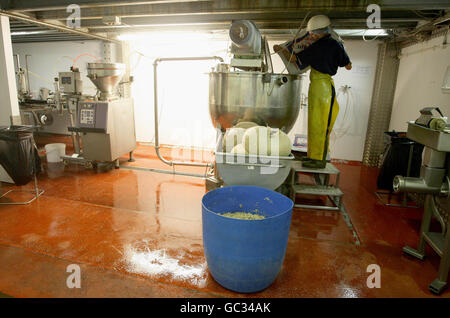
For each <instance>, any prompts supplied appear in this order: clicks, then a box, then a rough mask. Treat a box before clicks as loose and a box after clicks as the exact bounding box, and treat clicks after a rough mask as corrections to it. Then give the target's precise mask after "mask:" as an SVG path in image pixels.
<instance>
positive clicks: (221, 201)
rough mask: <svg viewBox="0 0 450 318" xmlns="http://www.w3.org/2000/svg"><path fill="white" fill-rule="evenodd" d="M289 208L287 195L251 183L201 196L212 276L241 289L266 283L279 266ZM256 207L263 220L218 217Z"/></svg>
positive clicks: (258, 287)
mask: <svg viewBox="0 0 450 318" xmlns="http://www.w3.org/2000/svg"><path fill="white" fill-rule="evenodd" d="M293 206H294V203H293V202H292V200H291V199H289V198H287V197H286V196H284V195H282V194H280V193H277V192H275V191H272V190H268V189H265V188H261V187H255V186H229V187H224V188H220V189H217V190H214V191H210V192H208V193H207V194H205V195H204V196H203V199H202V219H203V246H204V252H205V256H206V261H207V263H208V268H209V271H210V273H211V275H212V276H213V277H214V279H215V280H216V281H217V282H218V283H219V284H221V285H222V286H223V287H225V288H228V289H230V290H233V291H236V292H241V293H252V292H257V291H260V290H263V289H265V288H267V287H269V286H270V285H271V284H272V283H273V281H274V280H275V278H276V277H277V275H278V273H279V271H280V269H281V265H282V264H283V260H284V255H285V253H286V246H287V242H288V236H289V227H290V224H291V216H292V208H293ZM256 211H257V213H258V214H262V215H264V216H265V219H262V220H240V219H232V218H228V217H224V216H221V215H220V214H223V213H227V212H250V213H255V212H256Z"/></svg>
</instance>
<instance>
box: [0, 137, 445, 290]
mask: <svg viewBox="0 0 450 318" xmlns="http://www.w3.org/2000/svg"><path fill="white" fill-rule="evenodd" d="M171 153H172V154H173V151H172V150H171V149H165V151H164V154H165V155H166V156H168V157H169V156H170V155H171ZM192 154H193V153H192V152H190V151H189V152H184V153H183V152H182V151H178V152H176V155H175V156H174V157H178V158H175V159H186V158H188V157H187V156H188V155H192ZM196 155H197V158H196V159H198V158H200V159H201V160H205V161H207V160H210V158H211V154H208V153H205V154H202V153H197V154H196ZM135 158H136V162H134V163H128V162H127V161H126V159H127V158H125V157H124V158H122V160H121V163H122V164H125V165H133V166H140V167H148V168H155V169H166V170H170V167H168V166H166V165H164V164H163V163H162V162H160V161H158V159H156V157H155V153H154V149H153V148H152V147H150V146H145V145H141V146H140V147H139V148H138V149H137V151H136V152H135ZM336 166H337V167H338V168H339V169H340V170H341V189H342V190H343V192H344V206H345V209H346V211H347V213H348V215H349V217H350V220H351V224H352V227H353V230H352V229H351V228H350V227H349V225H348V224H347V222H346V220H345V219H344V217H343V215H341V214H340V213H336V212H324V211H313V210H294V213H293V219H292V224H291V231H290V236H289V242H288V248H287V253H286V258H285V262H284V264H283V268H282V270H281V272H280V274H279V276H278V277H277V279H276V281H275V282H274V283H273V284H272V285H271V286H270V287H269V288H267V289H266V290H264V291H262V292H259V293H255V294H250V295H243V294H237V293H234V292H232V291H229V290H226V289H224V288H223V287H221V286H220V285H219V284H217V283H216V282H215V281H214V280H213V278H212V277H211V276H210V274H209V273H208V269H207V266H206V261H205V258H204V256H203V249H202V244H203V243H202V228H201V198H202V196H203V194H204V193H205V191H206V190H205V183H204V181H203V180H202V179H199V178H192V177H185V176H174V175H169V174H161V173H154V172H146V171H135V170H127V169H118V170H115V169H112V170H109V169H102V168H100V169H99V170H98V171H94V170H89V169H85V168H84V167H81V166H76V165H70V166H67V167H64V166H63V165H62V164H52V165H46V170H45V171H44V172H43V173H42V174H41V175H40V176H39V186H40V188H42V189H44V190H45V193H44V194H43V195H42V196H41V197H40V198H39V199H38V200H36V201H34V202H33V203H31V204H30V205H27V206H1V207H0V272H1V273H2V275H0V293H3V294H6V295H11V296H14V297H437V296H434V295H432V294H431V293H430V292H429V291H428V284H429V283H430V282H431V281H432V280H433V279H434V278H435V277H436V275H437V269H438V266H439V257H438V256H437V255H435V254H434V253H433V252H431V251H430V252H429V254H428V255H429V256H428V258H427V259H426V260H425V261H424V262H420V261H418V260H415V259H413V258H411V257H408V256H405V255H403V254H402V251H401V249H402V247H403V246H404V245H412V246H416V244H417V240H418V231H419V227H420V220H421V215H422V211H421V210H419V209H405V208H393V207H386V206H383V205H382V204H381V203H380V202H379V201H377V199H376V197H375V194H374V191H375V190H376V189H375V187H376V176H377V172H378V171H377V169H375V168H368V167H364V166H361V165H358V164H341V163H339V164H336ZM179 169H182V170H183V171H188V172H196V173H203V172H204V169H202V168H187V167H186V168H177V170H179ZM31 187H32V185H31V183H30V184H29V185H27V186H25V187H24V188H31ZM5 188H6V189H7V188H9V187H4V188H3V190H5ZM10 197H11V198H13V199H15V200H18V199H21V195H18V194H14V195H11V196H10ZM22 198H23V197H22ZM358 242H359V243H360V244H357V243H358ZM70 264H78V265H79V266H80V268H81V288H80V289H69V288H67V286H66V279H67V277H68V275H69V273H67V272H66V270H67V266H68V265H70ZM369 264H378V265H379V266H380V268H381V288H379V289H370V288H368V287H367V285H366V280H367V277H368V275H369V273H367V271H366V270H367V266H368V265H369ZM449 296H450V292H449V291H445V292H444V293H443V294H442V295H441V296H439V297H449Z"/></svg>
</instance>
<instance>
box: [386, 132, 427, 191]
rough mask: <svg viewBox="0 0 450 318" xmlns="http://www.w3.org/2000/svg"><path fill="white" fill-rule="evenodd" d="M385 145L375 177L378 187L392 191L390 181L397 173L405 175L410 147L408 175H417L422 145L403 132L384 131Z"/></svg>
mask: <svg viewBox="0 0 450 318" xmlns="http://www.w3.org/2000/svg"><path fill="white" fill-rule="evenodd" d="M385 137H386V141H387V145H386V148H385V151H384V154H383V160H382V164H381V168H380V172H379V174H378V178H377V186H378V189H383V190H389V191H393V187H392V182H393V180H394V177H395V176H397V175H401V176H407V173H408V162H409V154H410V150H411V147H413V148H412V158H411V167H410V171H409V177H419V176H420V167H421V165H422V151H423V145H421V144H418V143H416V142H414V141H412V140H411V139H408V138H407V137H406V133H405V132H396V131H392V132H385Z"/></svg>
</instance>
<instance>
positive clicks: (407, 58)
mask: <svg viewBox="0 0 450 318" xmlns="http://www.w3.org/2000/svg"><path fill="white" fill-rule="evenodd" d="M444 39H445V37H444V36H440V37H436V38H434V39H431V40H429V41H426V42H422V43H418V44H415V45H412V46H409V47H406V48H404V49H402V51H401V55H400V68H399V73H398V78H397V87H396V90H395V97H394V104H393V109H392V116H391V122H390V128H389V129H390V130H396V131H406V129H407V121H411V120H412V121H413V120H416V119H417V118H418V117H419V116H420V114H419V111H420V110H421V109H422V108H424V107H431V106H438V107H439V108H440V109H441V111H442V112H443V113H444V116H449V117H450V95H449V94H445V93H443V92H442V90H441V87H442V82H443V80H444V75H445V72H446V69H447V67H448V66H450V45H448V44H447V45H443V43H444ZM449 41H450V36H449V35H447V43H448V42H449Z"/></svg>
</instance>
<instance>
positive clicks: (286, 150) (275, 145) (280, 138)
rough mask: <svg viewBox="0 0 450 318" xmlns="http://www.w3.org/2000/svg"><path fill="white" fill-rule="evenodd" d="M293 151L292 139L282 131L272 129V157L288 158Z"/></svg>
mask: <svg viewBox="0 0 450 318" xmlns="http://www.w3.org/2000/svg"><path fill="white" fill-rule="evenodd" d="M291 150H292V143H291V139H290V138H289V136H288V135H286V134H285V133H284V132H282V131H281V130H280V129H272V131H271V134H270V155H271V156H280V157H287V156H289V155H290V153H291Z"/></svg>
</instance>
